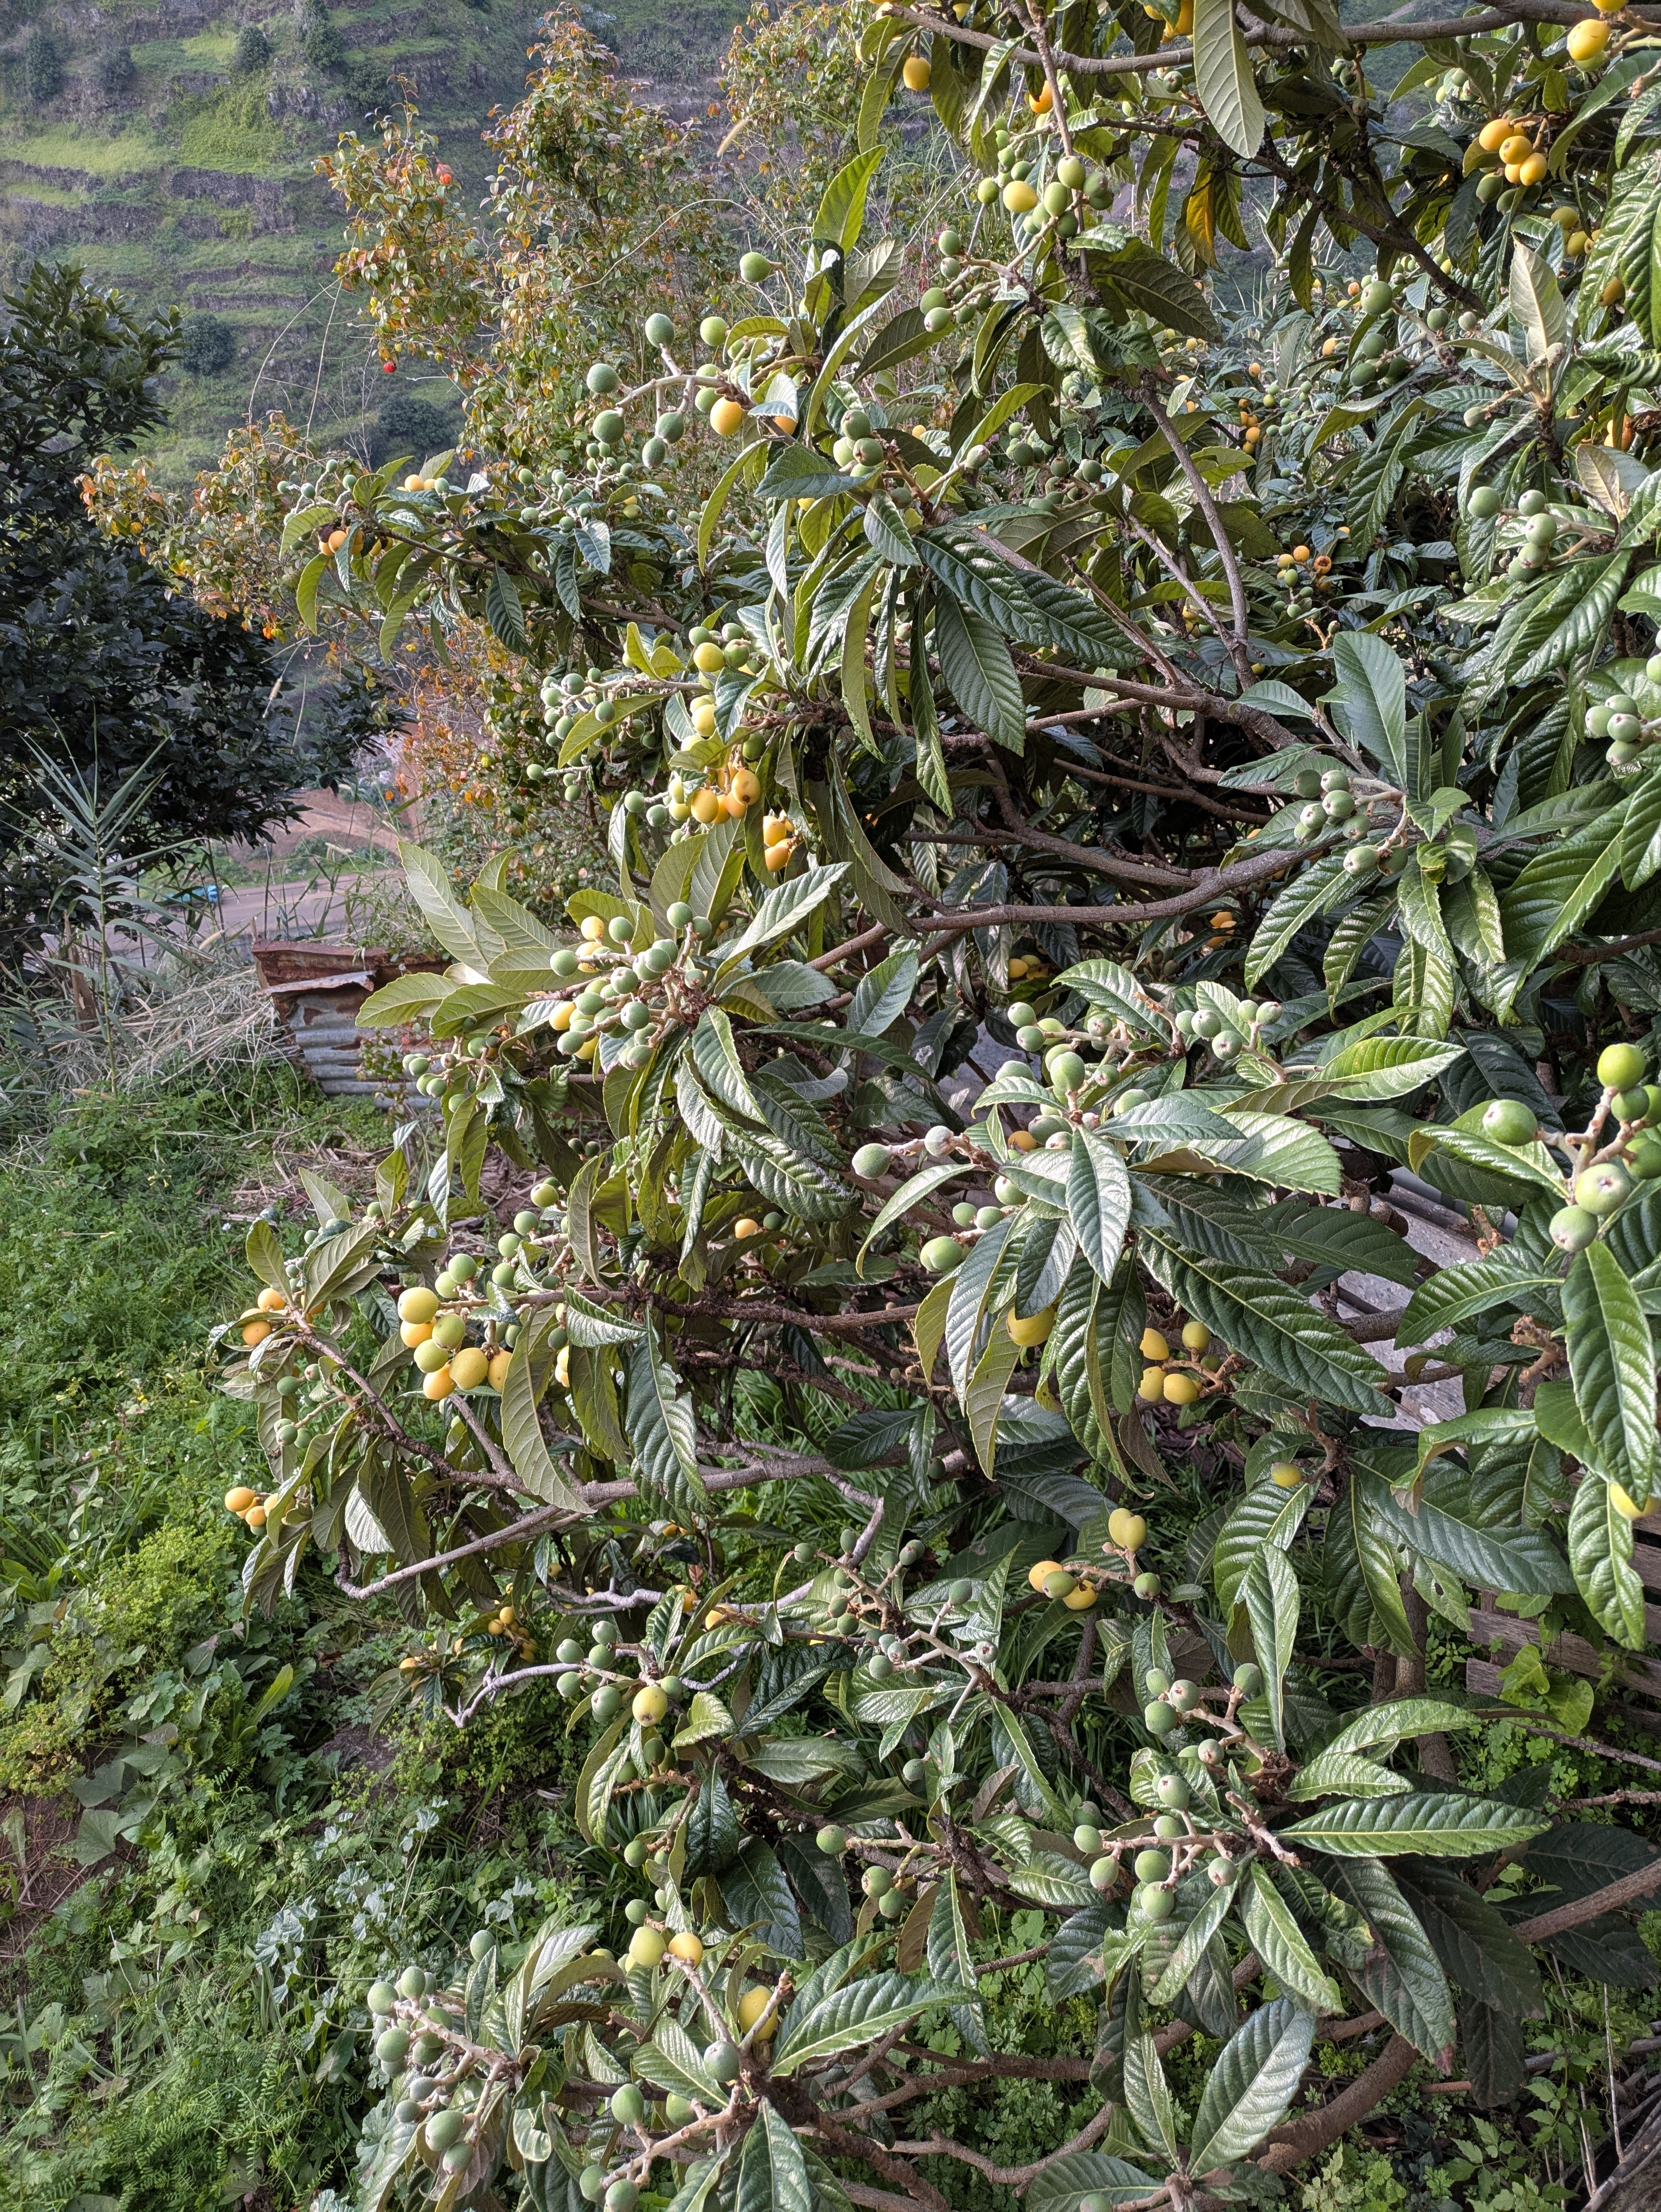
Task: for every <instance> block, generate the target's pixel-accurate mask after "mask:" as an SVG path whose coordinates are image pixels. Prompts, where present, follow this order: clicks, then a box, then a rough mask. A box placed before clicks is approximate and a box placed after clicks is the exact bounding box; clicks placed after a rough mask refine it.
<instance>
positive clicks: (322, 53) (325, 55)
mask: <svg viewBox="0 0 1661 2212" xmlns="http://www.w3.org/2000/svg"><path fill="white" fill-rule="evenodd" d="M299 21H300V51H301V53H302V54H304V55H305V57H306V59H307V61H308V62H309V63H310V64H311V66H312V67H313V69H314V70H337V69H338V68H339V67H340V64H341V63H342V62H343V61H344V59H345V58H346V41H345V40H344V39H343V38H342V36H341V35H340V33H339V31H338V29H337V28H336V27H335V25H334V23H333V22H332V21H331V19H330V16H329V13H328V10H327V9H326V8H323V7H317V6H310V5H308V6H307V7H306V8H305V9H302V11H301V15H300V19H299Z"/></svg>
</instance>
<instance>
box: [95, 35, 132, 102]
mask: <svg viewBox="0 0 1661 2212" xmlns="http://www.w3.org/2000/svg"><path fill="white" fill-rule="evenodd" d="M92 74H93V82H94V84H95V85H96V86H97V87H98V89H99V91H100V93H102V94H103V95H104V97H105V99H106V100H119V99H121V98H122V97H123V96H124V95H125V94H127V93H129V92H131V90H132V88H133V86H134V85H135V84H137V82H138V71H137V68H136V67H135V66H134V64H133V58H132V48H131V46H100V48H99V50H98V52H97V53H96V55H95V56H94V59H93V65H92Z"/></svg>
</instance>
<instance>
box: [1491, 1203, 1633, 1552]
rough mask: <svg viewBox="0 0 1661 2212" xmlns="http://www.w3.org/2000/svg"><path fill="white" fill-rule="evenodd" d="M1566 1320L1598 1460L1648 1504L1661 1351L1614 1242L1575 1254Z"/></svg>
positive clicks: (1572, 1366)
mask: <svg viewBox="0 0 1661 2212" xmlns="http://www.w3.org/2000/svg"><path fill="white" fill-rule="evenodd" d="M1563 1320H1564V1322H1565V1325H1566V1331H1567V1340H1568V1354H1569V1374H1570V1376H1571V1378H1572V1380H1573V1383H1574V1402H1575V1404H1576V1406H1577V1407H1579V1413H1580V1418H1581V1419H1582V1420H1583V1421H1585V1425H1586V1432H1587V1434H1588V1435H1589V1436H1590V1437H1591V1440H1592V1443H1593V1444H1594V1445H1595V1446H1596V1448H1597V1463H1598V1465H1599V1467H1600V1468H1602V1469H1603V1471H1604V1472H1605V1473H1606V1474H1610V1475H1613V1476H1614V1477H1615V1478H1616V1479H1617V1480H1619V1481H1621V1483H1623V1484H1624V1485H1625V1486H1626V1488H1627V1489H1628V1492H1630V1493H1631V1495H1632V1496H1633V1497H1634V1498H1636V1499H1637V1500H1638V1502H1639V1504H1643V1503H1644V1501H1645V1500H1646V1498H1648V1496H1649V1489H1650V1479H1651V1470H1652V1467H1653V1465H1654V1459H1655V1352H1654V1347H1653V1346H1652V1342H1651V1340H1650V1324H1649V1318H1648V1316H1647V1315H1646V1313H1645V1311H1644V1309H1643V1306H1642V1304H1640V1300H1639V1297H1638V1293H1637V1291H1634V1288H1633V1286H1632V1285H1631V1283H1630V1282H1629V1281H1628V1279H1627V1275H1626V1271H1625V1270H1624V1269H1623V1268H1622V1267H1621V1262H1620V1261H1619V1260H1617V1259H1616V1258H1615V1254H1614V1253H1613V1252H1612V1251H1611V1250H1610V1249H1609V1246H1608V1245H1607V1244H1604V1243H1594V1244H1591V1245H1588V1246H1587V1248H1586V1249H1585V1251H1584V1252H1578V1253H1576V1255H1575V1256H1574V1260H1573V1263H1572V1264H1571V1266H1570V1268H1569V1271H1568V1273H1567V1276H1566V1277H1565V1279H1564V1282H1563ZM1515 1587H1517V1588H1519V1589H1520V1588H1521V1587H1522V1585H1521V1584H1520V1583H1519V1584H1518V1585H1515Z"/></svg>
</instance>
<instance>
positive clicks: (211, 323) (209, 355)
mask: <svg viewBox="0 0 1661 2212" xmlns="http://www.w3.org/2000/svg"><path fill="white" fill-rule="evenodd" d="M235 359H236V332H235V331H234V330H233V329H232V328H231V326H230V325H229V324H228V322H226V321H225V320H224V319H223V318H222V316H219V315H190V316H187V317H186V321H185V326H184V330H183V331H182V333H181V340H180V344H179V366H180V368H183V369H184V370H185V372H186V374H187V375H189V376H217V375H218V374H219V373H220V371H221V370H222V369H226V368H229V367H230V365H231V363H232V362H234V360H235Z"/></svg>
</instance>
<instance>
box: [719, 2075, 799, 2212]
mask: <svg viewBox="0 0 1661 2212" xmlns="http://www.w3.org/2000/svg"><path fill="white" fill-rule="evenodd" d="M735 2212H813V2185H812V2182H811V2181H810V2180H809V2179H808V2175H807V2161H806V2159H805V2158H804V2157H803V2156H802V2148H801V2145H800V2143H799V2142H797V2141H796V2138H795V2134H794V2130H792V2128H791V2125H790V2123H789V2121H788V2120H787V2119H786V2118H785V2117H784V2115H783V2113H782V2112H780V2111H779V2109H778V2107H777V2106H776V2105H774V2104H771V2103H770V2102H769V2101H768V2100H766V2099H763V2100H762V2102H761V2104H760V2105H759V2106H758V2107H757V2112H756V2118H755V2122H754V2124H753V2125H752V2126H751V2130H750V2132H749V2134H748V2135H747V2136H745V2139H744V2150H743V2153H742V2154H741V2156H740V2158H739V2190H738V2202H737V2205H736V2208H735Z"/></svg>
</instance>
